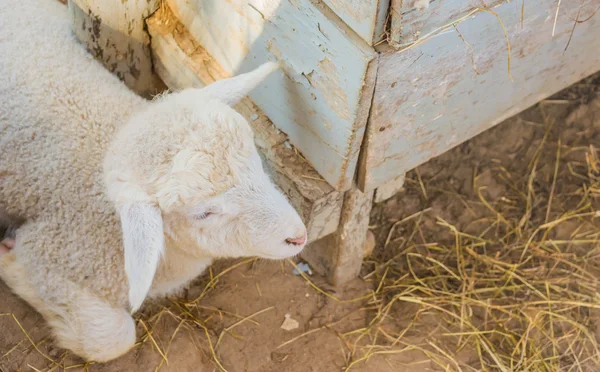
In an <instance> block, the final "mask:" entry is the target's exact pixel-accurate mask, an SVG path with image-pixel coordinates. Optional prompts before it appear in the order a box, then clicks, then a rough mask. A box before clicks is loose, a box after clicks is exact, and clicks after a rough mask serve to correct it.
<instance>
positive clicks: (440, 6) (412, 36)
mask: <svg viewBox="0 0 600 372" xmlns="http://www.w3.org/2000/svg"><path fill="white" fill-rule="evenodd" d="M540 1H545V2H552V1H550V0H534V1H526V3H530V4H529V5H534V3H535V2H540ZM506 2H508V1H507V0H486V1H482V0H430V1H429V2H428V1H425V0H404V1H401V3H402V4H401V7H400V13H401V14H402V17H401V21H400V23H399V24H398V23H394V24H395V25H396V26H397V27H399V28H401V30H400V31H399V35H400V40H399V43H400V45H408V44H412V43H413V42H415V41H417V40H419V39H420V38H422V37H424V36H426V35H428V34H429V33H431V32H432V31H434V30H436V29H439V28H440V27H443V26H446V25H449V24H451V23H453V22H455V21H457V20H459V19H461V18H462V17H464V16H466V15H468V14H469V13H470V12H472V11H474V10H475V9H477V8H481V7H487V8H490V9H492V8H493V7H495V6H496V5H498V4H501V3H506ZM427 3H428V7H427V8H422V6H423V5H424V4H427ZM514 4H515V6H519V7H520V5H521V1H518V2H514ZM394 24H393V25H392V27H394ZM391 32H392V34H393V33H394V31H393V30H392V31H391Z"/></svg>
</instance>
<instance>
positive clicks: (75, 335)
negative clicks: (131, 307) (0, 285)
mask: <svg viewBox="0 0 600 372" xmlns="http://www.w3.org/2000/svg"><path fill="white" fill-rule="evenodd" d="M3 244H5V242H4V241H3ZM15 253H16V252H15V251H14V250H11V251H9V252H8V253H5V254H0V279H3V280H4V281H5V282H6V284H7V285H8V286H9V287H10V288H11V289H12V291H13V292H14V293H16V294H17V295H18V296H19V297H21V298H22V299H24V300H25V301H27V302H28V303H29V304H30V305H31V306H33V307H34V308H35V309H36V310H37V311H38V312H39V313H40V314H41V315H42V316H43V317H44V319H46V321H47V322H48V324H49V325H50V328H51V329H52V333H53V335H54V337H55V339H56V341H57V343H58V345H59V346H61V347H63V348H65V349H69V350H71V351H72V352H74V353H75V354H77V355H79V356H80V357H82V358H84V359H86V360H88V361H96V362H105V361H109V360H112V359H114V358H117V357H119V356H121V355H123V354H124V353H126V352H127V351H128V350H129V349H131V347H132V346H133V345H134V343H135V323H134V321H133V319H132V318H131V316H130V315H129V314H128V312H127V311H126V310H125V309H122V308H116V307H113V306H111V305H110V304H109V303H108V302H106V301H105V300H103V299H102V298H99V297H98V296H96V295H94V294H93V293H91V292H90V291H88V290H86V289H85V288H80V287H78V286H77V285H76V284H75V283H73V282H70V281H68V280H66V279H63V278H60V277H53V278H48V279H49V280H61V281H62V289H63V291H59V292H57V293H56V296H55V297H56V298H55V299H53V300H52V299H47V298H43V297H41V296H40V294H39V293H38V291H37V290H36V288H35V286H34V285H33V284H32V283H31V281H30V278H29V275H28V274H27V270H26V268H25V267H24V266H23V265H21V264H20V263H19V262H18V261H17V258H16V256H15ZM54 300H57V301H56V302H55V301H54Z"/></svg>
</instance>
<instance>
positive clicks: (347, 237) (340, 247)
mask: <svg viewBox="0 0 600 372" xmlns="http://www.w3.org/2000/svg"><path fill="white" fill-rule="evenodd" d="M372 206H373V193H372V192H370V193H362V192H360V191H359V190H357V189H356V188H352V189H351V190H349V191H347V192H346V193H345V195H344V206H343V208H342V217H341V219H340V226H339V228H338V231H337V232H336V233H335V234H331V235H329V236H327V237H325V238H323V239H321V240H319V241H316V242H314V243H312V244H309V245H308V246H307V247H306V248H305V249H304V251H303V252H302V257H303V258H304V259H306V260H307V261H308V262H309V263H310V265H311V267H312V268H313V269H314V270H315V271H316V272H318V273H319V274H321V275H325V276H327V279H328V280H329V281H330V282H331V283H332V284H334V285H342V284H344V283H346V282H347V281H349V280H351V279H354V278H356V277H357V276H358V274H359V272H360V268H361V265H362V260H363V257H364V256H365V250H366V248H367V249H368V247H366V245H367V244H368V242H367V233H368V231H369V213H370V212H371V208H372Z"/></svg>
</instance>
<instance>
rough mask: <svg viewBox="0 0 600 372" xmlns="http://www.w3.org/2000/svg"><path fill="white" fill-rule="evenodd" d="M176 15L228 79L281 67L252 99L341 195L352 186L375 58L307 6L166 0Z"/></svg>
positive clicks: (289, 0) (301, 1)
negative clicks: (267, 65) (266, 65)
mask: <svg viewBox="0 0 600 372" xmlns="http://www.w3.org/2000/svg"><path fill="white" fill-rule="evenodd" d="M168 3H169V6H170V7H171V9H172V10H173V12H174V13H175V16H176V17H177V18H178V19H179V21H181V23H182V24H183V25H184V26H185V27H186V28H187V29H188V30H189V31H190V33H191V34H192V35H193V36H194V38H196V40H197V41H198V42H199V43H200V45H201V46H202V47H203V48H204V49H205V50H206V51H207V52H208V53H209V54H210V55H211V56H212V57H213V58H214V59H215V60H216V61H217V62H218V63H219V64H220V65H221V66H222V67H223V69H224V70H225V71H226V72H227V73H228V74H230V75H234V74H237V73H240V72H246V71H249V70H251V69H253V68H255V67H257V66H258V65H259V64H261V63H263V62H265V61H266V60H268V59H270V60H277V61H279V62H280V64H281V66H282V70H283V72H281V73H276V74H272V75H271V76H270V77H269V79H267V81H266V82H265V84H262V85H261V87H260V88H258V89H256V90H254V92H253V93H252V94H251V95H250V98H252V100H253V101H254V102H255V103H256V104H257V105H258V106H259V107H260V108H261V109H262V110H263V111H264V112H265V113H266V114H267V116H268V117H269V118H270V119H271V120H272V121H273V123H275V125H277V126H278V127H279V128H280V129H281V130H282V131H283V132H285V133H286V134H287V135H288V136H289V138H290V141H291V142H292V143H293V144H294V145H295V146H296V147H297V148H298V149H299V150H300V151H301V152H302V154H303V155H304V157H305V158H306V159H308V161H309V162H310V163H311V165H312V166H313V167H314V168H315V169H316V170H317V171H318V172H319V173H320V175H321V176H322V177H323V178H325V179H326V180H327V182H329V184H331V185H332V186H333V187H335V188H336V189H338V190H346V189H348V188H349V187H350V185H351V183H352V178H353V175H354V173H355V169H356V163H357V159H358V153H359V150H360V145H361V143H362V138H363V134H364V127H365V125H366V120H367V116H368V109H369V106H370V99H371V96H372V89H373V85H374V84H373V81H374V72H375V68H374V66H372V65H373V64H374V62H376V53H375V52H374V51H373V50H372V49H371V48H370V47H368V46H367V45H366V43H364V41H363V40H362V39H360V38H359V37H358V36H357V35H356V34H354V33H352V32H349V30H348V29H347V26H346V25H345V24H343V22H341V21H340V20H339V18H337V17H336V16H335V15H334V14H333V13H332V12H331V10H330V9H329V8H327V7H326V6H324V5H322V4H320V3H317V2H313V1H310V0H231V1H222V0H169V2H168Z"/></svg>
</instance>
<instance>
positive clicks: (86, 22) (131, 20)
mask: <svg viewBox="0 0 600 372" xmlns="http://www.w3.org/2000/svg"><path fill="white" fill-rule="evenodd" d="M160 1H161V0H147V1H122V0H69V1H68V4H69V12H70V14H71V18H72V21H73V31H74V33H75V36H76V37H77V38H78V39H79V40H80V41H81V42H82V43H83V44H84V45H85V46H86V47H87V49H88V50H89V51H90V53H91V54H92V55H93V56H94V57H95V58H96V59H98V60H99V61H101V62H102V63H103V64H104V66H105V67H106V68H107V69H108V70H109V71H111V72H113V73H114V74H115V75H117V76H118V77H119V78H120V79H121V80H123V82H124V83H125V85H127V86H128V87H129V88H130V89H131V90H133V91H135V92H136V93H138V94H140V95H142V96H144V97H146V98H150V97H151V96H152V95H154V94H157V93H160V92H161V91H162V90H164V89H165V88H166V87H165V86H164V84H163V83H162V82H161V81H160V79H159V78H158V77H157V76H156V74H155V73H154V71H153V68H152V59H151V56H150V46H149V44H150V40H149V38H148V34H147V32H146V30H145V28H144V27H145V23H144V20H145V19H146V18H147V17H148V16H149V15H150V14H152V13H153V12H154V11H155V10H156V9H157V8H158V6H159V4H160Z"/></svg>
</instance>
